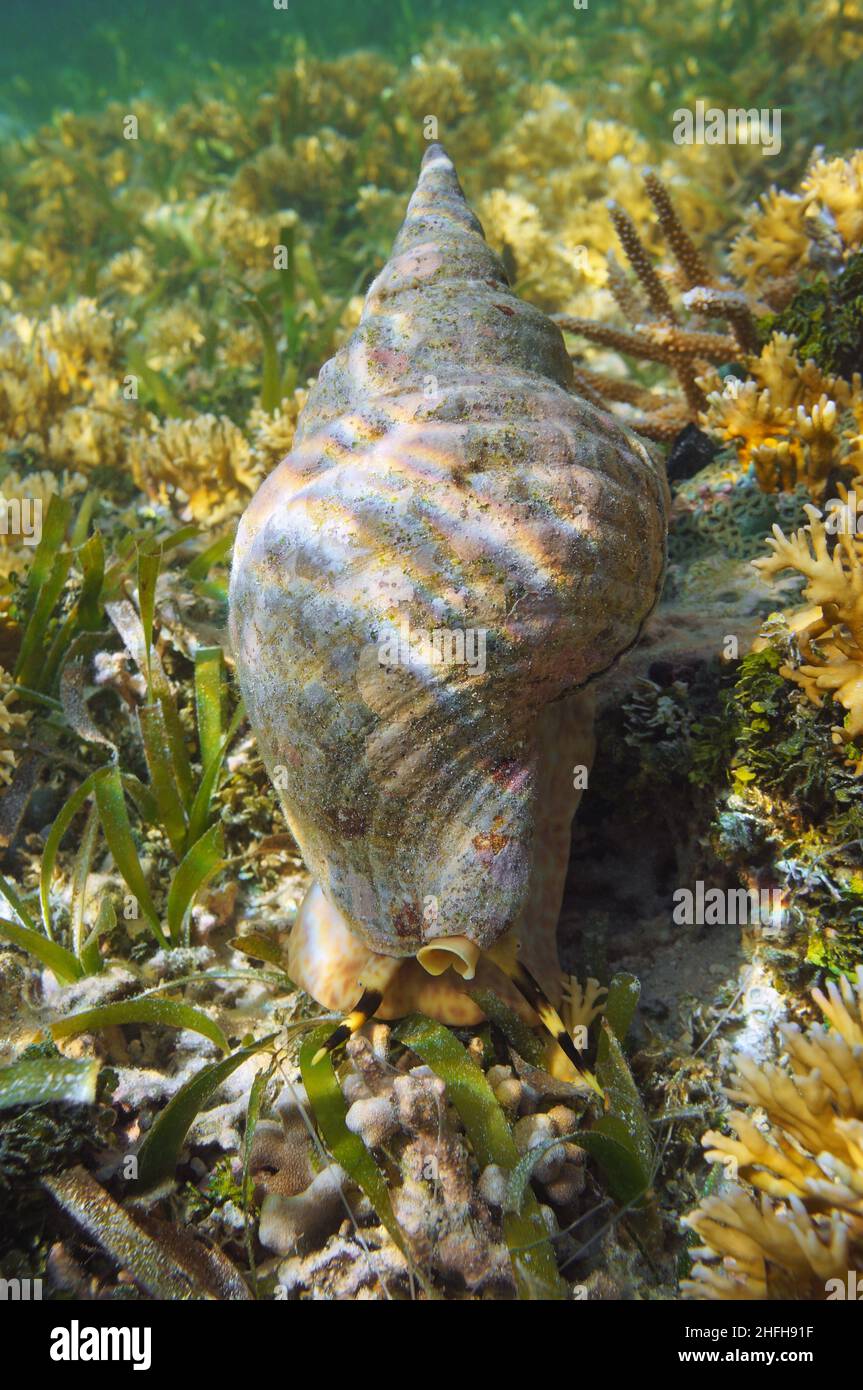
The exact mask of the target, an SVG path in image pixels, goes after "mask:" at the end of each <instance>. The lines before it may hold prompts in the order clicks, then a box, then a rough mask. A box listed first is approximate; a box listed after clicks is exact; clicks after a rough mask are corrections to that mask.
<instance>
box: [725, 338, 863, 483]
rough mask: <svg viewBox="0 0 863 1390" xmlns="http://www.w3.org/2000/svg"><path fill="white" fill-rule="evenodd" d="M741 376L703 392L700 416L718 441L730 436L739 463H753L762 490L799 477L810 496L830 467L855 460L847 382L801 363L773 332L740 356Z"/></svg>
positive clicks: (852, 391)
mask: <svg viewBox="0 0 863 1390" xmlns="http://www.w3.org/2000/svg"><path fill="white" fill-rule="evenodd" d="M746 366H747V373H748V375H747V379H746V380H745V381H743V382H741V381H740V380H739V379H738V378H737V377H729V378H728V379H727V380H726V381H725V382H724V383H717V388H716V389H715V390H713V391H711V392H710V394H709V395H708V397H707V407H706V409H705V410H704V411H703V412H702V414H701V415H700V417H699V419H700V422H701V424H702V425H703V427H704V428H705V429H706V430H707V431H708V432H709V433H710V434H712V435H714V436H715V437H716V438H718V439H720V440H721V441H722V442H723V443H734V444H735V446H736V450H737V459H738V463H739V464H740V466H741V468H743V469H746V468H748V467H749V466H750V465H752V466H753V467H754V470H755V476H756V478H757V480H758V485H759V487H761V489H762V490H763V491H764V492H777V491H792V490H793V489H794V488H795V487H796V486H797V485H798V484H799V483H804V484H805V485H806V487H807V488H808V490H809V492H810V493H811V494H812V495H813V496H815V497H817V496H819V495H820V494H821V493H822V492H823V491H824V488H825V486H826V484H827V481H828V478H829V476H830V474H831V473H832V472H834V471H836V470H840V469H847V468H849V467H856V466H858V464H859V461H861V454H860V449H861V444H860V432H861V419H863V393H861V383H860V378H859V376H857V377H855V378H854V380H853V381H852V382H850V383H849V382H847V381H844V380H843V379H842V378H841V377H833V376H827V375H826V374H825V373H823V372H822V371H821V370H820V369H819V368H818V367H817V366H816V365H815V363H814V362H812V361H808V362H806V363H805V364H804V363H801V362H800V360H799V358H798V357H797V355H796V340H795V338H793V337H790V336H788V335H787V334H783V333H774V334H773V336H772V338H771V339H770V341H769V342H768V343H767V344H766V346H765V347H764V348H762V350H761V352H760V354H759V355H758V356H751V357H749V358H748V359H747V364H746Z"/></svg>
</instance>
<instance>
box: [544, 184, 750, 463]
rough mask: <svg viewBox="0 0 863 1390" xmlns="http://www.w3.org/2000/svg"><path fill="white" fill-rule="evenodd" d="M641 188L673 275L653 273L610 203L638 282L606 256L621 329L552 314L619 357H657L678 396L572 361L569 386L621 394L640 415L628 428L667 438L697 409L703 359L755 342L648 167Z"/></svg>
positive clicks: (740, 307) (736, 299)
mask: <svg viewBox="0 0 863 1390" xmlns="http://www.w3.org/2000/svg"><path fill="white" fill-rule="evenodd" d="M644 188H645V191H646V193H647V195H648V197H649V199H650V202H651V203H652V204H653V208H654V210H655V213H656V216H657V220H658V224H659V228H660V230H661V232H662V235H663V237H664V238H665V240H666V242H667V244H668V246H669V248H670V250H671V253H672V256H673V258H674V261H675V263H676V274H675V275H674V276H673V277H672V276H671V275H670V274H669V272H668V271H667V270H664V271H662V272H660V270H658V269H657V268H656V266H655V265H654V261H653V257H652V256H651V254H650V251H649V249H648V247H647V246H646V244H645V242H644V240H643V238H642V236H641V234H640V232H639V230H638V228H637V226H636V224H635V222H634V221H633V219H632V217H631V216H630V215H629V214H628V213H627V212H625V211H624V209H623V208H622V207H619V206H618V205H617V204H616V203H615V204H612V205H611V207H610V213H611V220H612V223H613V225H614V228H615V230H616V232H617V235H618V237H619V239H620V244H621V246H622V247H623V250H624V252H625V254H626V257H627V260H628V261H629V263H630V266H631V267H632V269H633V270H634V272H635V275H636V279H637V285H638V288H637V289H636V288H635V287H634V286H633V285H632V284H631V283H630V282H629V281H628V280H627V278H626V277H625V276H624V274H623V272H622V271H621V269H620V267H619V266H618V265H617V263H616V262H615V261H614V260H613V258H612V259H611V260H610V262H609V274H608V284H609V288H610V290H611V292H612V294H613V296H614V298H615V300H616V302H617V305H618V308H619V309H620V311H621V313H622V314H623V316H624V318H625V319H626V320H627V321H628V323H629V327H627V328H620V327H616V326H614V325H610V324H606V323H595V322H592V321H591V320H588V319H583V318H576V317H573V316H572V315H569V314H559V315H558V316H557V320H558V322H559V324H560V326H561V328H563V329H564V330H565V331H566V332H568V333H574V334H578V335H580V336H582V337H584V338H587V339H588V340H589V341H590V342H593V343H596V344H599V345H600V346H603V347H607V348H612V349H614V350H615V351H617V352H621V353H623V354H624V355H625V356H629V357H634V358H636V359H640V360H642V361H647V362H656V363H661V364H662V365H663V366H665V367H667V368H669V369H670V370H671V371H672V372H673V373H674V374H675V375H676V376H677V379H678V381H679V383H680V387H681V389H682V392H683V400H680V399H678V398H675V397H674V396H671V395H656V394H652V393H650V392H648V391H645V390H643V389H640V390H639V389H637V388H636V390H635V391H633V389H632V386H631V383H628V382H624V383H622V384H621V386H616V384H615V383H614V382H613V381H610V380H609V379H608V378H607V377H601V376H597V375H596V374H595V373H593V372H592V371H591V370H590V369H589V368H583V367H580V366H579V367H577V385H578V386H579V387H581V389H583V390H586V391H587V393H589V394H590V395H591V396H598V397H599V398H600V399H603V398H607V399H609V400H612V401H614V400H623V401H628V402H629V403H631V404H633V405H635V406H638V407H640V408H641V411H642V414H640V415H638V416H636V417H635V418H634V419H633V420H632V421H631V423H632V424H633V425H634V426H635V428H636V429H638V430H639V431H640V432H641V433H642V434H645V435H647V436H648V437H649V438H652V439H658V440H662V439H673V438H674V437H675V435H676V434H678V433H679V431H680V430H681V429H682V427H683V426H684V425H685V424H686V422H687V420H688V419H690V418H692V416H693V415H695V414H697V413H698V411H700V410H701V409H703V407H704V404H705V395H704V391H703V389H702V386H701V384H700V382H699V380H698V375H699V373H700V372H702V371H704V370H705V369H706V367H707V365H708V364H709V363H712V362H713V363H728V362H733V361H735V360H736V359H737V358H738V357H740V356H741V354H745V353H748V352H749V351H751V350H752V348H753V346H754V345H755V343H756V341H757V338H756V329H755V323H754V320H753V317H752V314H751V311H750V307H749V305H748V304H747V302H746V299H745V298H744V296H743V295H742V294H740V292H739V291H738V290H737V289H736V288H735V287H734V286H733V285H731V284H730V283H729V282H728V281H724V280H720V279H719V278H718V277H717V276H716V275H715V274H714V273H713V272H711V271H710V269H709V268H708V266H707V263H706V261H705V259H704V257H703V256H702V254H701V252H700V251H699V250H698V248H697V247H696V246H695V243H694V242H693V241H692V238H691V237H690V235H689V233H688V232H687V230H686V228H685V227H684V225H683V222H682V221H681V219H680V217H679V215H678V213H677V211H676V210H675V208H674V205H673V203H672V201H671V196H670V194H669V192H668V189H667V188H666V186H665V184H664V183H663V182H662V181H661V180H660V178H659V177H658V175H657V174H656V173H655V172H654V171H652V170H651V171H649V172H648V173H647V174H645V176H644ZM672 280H673V282H674V283H676V285H677V287H678V288H679V289H680V290H682V291H683V296H682V304H681V307H680V308H676V307H675V305H674V303H673V302H672V298H671V294H670V283H669V282H670V281H672ZM642 296H643V297H642ZM710 319H721V320H724V321H725V323H726V324H727V331H726V332H715V331H713V330H712V329H710V328H709V327H708V322H707V321H708V320H710Z"/></svg>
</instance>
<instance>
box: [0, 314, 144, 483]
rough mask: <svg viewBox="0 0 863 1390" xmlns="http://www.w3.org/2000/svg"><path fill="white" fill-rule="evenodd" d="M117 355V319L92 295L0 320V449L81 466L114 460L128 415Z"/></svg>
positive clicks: (115, 460) (67, 464)
mask: <svg viewBox="0 0 863 1390" xmlns="http://www.w3.org/2000/svg"><path fill="white" fill-rule="evenodd" d="M118 358H119V325H118V324H117V322H116V320H115V319H114V318H113V316H112V315H111V314H110V313H108V312H107V311H106V310H104V309H101V308H100V307H99V306H98V304H97V303H96V301H95V300H93V299H77V300H75V302H74V303H73V304H71V305H70V306H69V307H68V308H66V309H60V308H58V307H57V306H54V307H53V308H52V309H51V310H50V312H49V313H48V314H47V315H46V316H45V317H44V318H42V319H31V318H26V317H25V316H24V315H23V314H16V315H6V316H5V317H4V318H2V319H0V450H19V451H20V450H30V451H32V452H34V453H36V454H37V455H38V456H40V457H41V458H43V459H45V460H46V461H48V462H50V463H52V464H55V465H57V466H60V467H69V468H75V469H84V470H90V469H93V468H95V467H96V466H97V465H100V464H108V465H110V464H116V463H118V462H119V460H120V458H121V454H122V444H123V429H124V426H125V425H126V424H127V423H129V422H130V419H131V416H130V407H129V404H128V403H127V402H126V401H125V400H124V398H123V395H122V392H121V385H122V380H121V373H120V372H119V370H118Z"/></svg>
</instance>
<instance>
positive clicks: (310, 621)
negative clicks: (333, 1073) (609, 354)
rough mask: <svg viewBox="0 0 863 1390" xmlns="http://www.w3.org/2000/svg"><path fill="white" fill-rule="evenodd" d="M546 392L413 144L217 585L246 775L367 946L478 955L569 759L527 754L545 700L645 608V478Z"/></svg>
mask: <svg viewBox="0 0 863 1390" xmlns="http://www.w3.org/2000/svg"><path fill="white" fill-rule="evenodd" d="M571 378H572V371H571V364H570V361H569V358H568V355H567V353H566V350H565V347H564V343H563V339H562V337H561V334H560V332H559V330H558V329H557V327H556V326H555V325H554V324H552V323H551V321H550V320H549V319H548V318H546V316H545V315H544V314H542V313H540V312H539V310H537V309H535V308H533V307H532V306H531V305H529V304H526V303H524V302H523V301H521V300H519V299H518V298H516V296H515V295H514V294H513V293H512V291H511V289H510V288H509V285H508V282H507V278H506V274H505V272H504V269H503V266H502V264H501V262H500V261H499V259H498V257H497V256H496V255H495V254H494V252H493V251H492V250H491V248H490V247H489V246H488V245H487V244H486V242H485V239H484V237H483V232H482V228H481V226H480V223H479V222H478V220H477V218H476V217H475V216H474V214H473V213H472V212H471V210H470V209H469V207H468V206H467V203H466V202H465V199H464V195H463V193H462V190H461V187H460V185H459V182H458V179H457V177H456V172H455V169H454V167H453V164H452V162H451V161H450V159H449V158H448V157H447V155H446V154H445V152H444V151H443V149H442V148H441V147H440V146H439V145H433V146H430V147H429V149H428V151H427V153H426V155H425V158H424V160H423V164H422V170H421V173H420V177H419V181H418V184H417V187H416V190H415V192H414V194H413V196H412V198H411V200H410V203H409V205H408V209H407V215H406V218H405V221H404V224H403V226H402V228H401V231H400V232H399V234H398V237H397V239H396V242H395V245H394V247H393V251H392V255H391V257H390V259H389V261H388V262H387V264H386V265H385V267H384V269H383V271H382V272H381V274H380V275H379V276H378V277H377V279H376V280H375V281H374V283H373V284H372V285H371V287H370V289H369V291H368V295H367V297H366V301H365V306H364V309H363V313H362V317H361V320H360V323H359V325H358V327H357V328H356V330H355V332H354V333H353V335H352V336H351V338H350V339H349V341H348V342H347V343H346V344H345V345H344V347H343V348H342V349H341V350H340V351H339V352H338V353H337V354H336V356H335V357H334V358H333V359H332V360H331V361H330V362H328V363H327V364H326V365H325V366H324V368H323V370H322V371H321V373H320V377H319V379H318V382H317V384H316V385H315V387H314V388H313V390H312V391H311V392H310V395H309V398H308V401H307V403H306V406H305V409H304V411H303V413H302V416H301V418H300V421H299V425H298V429H297V434H296V438H295V442H294V447H293V449H292V451H291V453H290V454H289V455H288V457H287V458H286V459H284V460H283V462H282V463H281V464H280V465H279V466H278V468H277V469H276V470H275V472H274V473H272V475H271V476H270V477H269V478H268V479H267V480H266V481H265V482H264V484H263V485H262V487H261V488H260V490H259V491H258V493H257V495H256V496H255V498H254V499H253V501H252V502H251V504H250V506H249V508H248V510H247V511H246V514H245V516H244V517H243V519H242V522H241V524H240V528H239V532H238V535H237V542H236V548H235V554H234V563H233V572H232V576H231V592H230V622H231V633H232V640H233V645H234V651H235V654H236V658H237V666H238V672H239V679H240V684H241V688H242V691H243V695H244V697H245V701H246V705H247V709H248V712H249V717H250V719H251V723H252V727H253V728H254V730H255V732H256V734H257V736H258V740H259V743H260V747H261V750H262V753H263V757H264V759H265V762H266V764H267V767H268V769H269V771H270V774H271V776H272V777H273V780H274V782H275V784H276V786H277V788H278V790H279V792H280V796H281V799H282V803H283V806H284V809H285V813H286V816H287V819H288V822H289V824H290V827H291V830H292V831H293V833H294V835H295V837H296V840H297V842H298V844H299V846H300V848H301V850H302V853H303V855H304V857H305V859H306V862H307V864H308V867H309V869H310V870H311V872H312V874H313V876H314V878H315V879H316V880H317V883H318V884H319V885H320V890H321V891H322V892H323V894H324V896H325V898H326V900H327V902H328V903H329V904H330V905H331V907H333V908H335V909H336V910H337V912H338V913H339V914H340V915H341V918H342V919H343V920H344V922H345V923H347V925H348V927H349V929H350V931H351V932H352V933H353V934H354V935H355V936H356V937H358V938H360V939H361V941H362V942H364V943H365V944H366V946H367V947H368V948H369V949H370V950H371V951H373V952H375V953H380V954H383V955H386V956H411V955H415V954H416V952H417V950H418V949H419V948H421V947H422V946H423V943H425V942H428V941H430V940H438V939H440V938H449V937H452V938H460V939H464V940H466V941H467V942H470V943H474V944H475V946H476V947H479V948H481V949H485V948H487V947H489V946H491V945H492V944H493V943H494V942H495V941H497V940H498V939H499V938H500V937H501V936H502V935H503V934H504V933H506V932H507V931H508V929H509V928H511V927H513V926H514V925H516V924H517V923H518V922H519V921H520V920H522V919H523V918H524V915H525V908H526V904H527V900H528V894H529V887H530V883H531V874H532V867H533V865H534V861H535V857H536V854H537V852H538V850H539V849H540V848H541V847H540V846H538V845H537V843H536V833H535V832H536V827H537V824H538V820H539V815H540V812H541V811H542V809H543V799H544V797H546V796H547V794H548V788H549V777H550V775H551V773H550V768H551V766H552V765H553V764H554V763H555V762H558V761H559V760H560V759H563V760H565V759H566V758H567V756H568V754H569V752H570V748H569V745H568V744H567V743H566V740H565V739H563V738H562V741H561V743H560V745H559V746H558V747H557V748H555V747H552V751H551V755H549V731H550V730H554V729H557V728H558V727H560V728H561V729H563V728H564V727H565V721H561V720H560V719H559V710H560V708H561V702H563V703H564V704H565V703H566V698H567V697H569V696H570V695H571V694H572V693H573V692H575V691H577V690H578V689H579V687H582V686H583V685H584V684H585V683H586V682H587V681H589V680H590V679H591V677H593V676H595V675H597V674H598V673H600V672H602V671H603V670H605V669H606V668H607V667H608V666H610V665H611V664H612V663H613V662H614V661H615V659H616V658H617V657H618V656H619V654H620V653H621V652H622V651H623V650H624V649H625V648H627V647H628V646H630V645H631V644H632V643H633V642H634V641H635V640H636V638H637V636H638V633H639V631H640V629H641V627H642V625H643V623H644V620H645V618H646V616H647V615H648V614H649V612H650V610H651V609H652V607H653V606H654V604H655V602H656V600H657V598H658V594H659V589H660V585H661V582H662V575H663V567H664V555H665V528H666V488H665V482H664V477H663V475H662V473H661V471H658V470H657V468H656V466H655V465H654V463H653V462H652V460H651V458H650V456H649V455H648V453H647V451H646V450H645V448H644V447H643V446H642V444H641V443H640V442H639V441H638V440H636V439H635V438H634V437H633V436H631V435H630V434H629V433H627V432H626V431H625V430H624V429H623V428H622V427H621V426H620V425H619V424H618V423H617V422H615V421H614V420H613V419H611V418H610V417H609V416H607V415H604V414H603V413H602V412H600V411H598V410H597V409H595V408H594V407H593V406H591V405H589V404H587V403H585V402H584V401H581V400H579V399H578V398H577V397H575V396H574V395H572V394H571V393H570V387H571ZM558 777H559V769H558ZM564 780H565V781H566V782H567V784H568V785H569V784H571V773H569V771H567V772H566V777H565V779H564ZM574 804H575V797H574V796H573V797H572V806H573V807H574ZM570 815H571V810H570ZM564 867H565V864H564ZM558 907H559V902H558Z"/></svg>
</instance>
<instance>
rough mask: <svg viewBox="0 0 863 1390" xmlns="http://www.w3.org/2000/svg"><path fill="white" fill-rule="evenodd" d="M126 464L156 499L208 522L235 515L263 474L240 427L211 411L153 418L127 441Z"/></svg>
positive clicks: (190, 517)
mask: <svg viewBox="0 0 863 1390" xmlns="http://www.w3.org/2000/svg"><path fill="white" fill-rule="evenodd" d="M129 463H130V465H131V468H132V476H133V478H134V479H135V482H136V483H137V484H138V486H139V487H140V488H142V489H143V491H144V492H146V493H147V494H148V495H149V496H151V497H152V498H153V499H154V500H157V501H158V502H160V503H161V504H162V505H163V506H166V507H170V508H171V509H172V510H174V511H175V512H176V513H177V514H178V515H179V516H180V517H182V518H183V519H184V520H193V521H200V522H207V523H208V524H212V525H217V524H218V523H219V522H220V521H223V520H225V518H226V517H229V516H233V515H236V513H237V512H238V511H239V510H240V509H241V508H242V506H243V505H244V504H245V502H246V500H247V499H248V497H249V495H250V494H251V492H252V491H253V490H254V488H255V486H256V484H257V483H258V482H259V481H260V478H261V476H262V471H261V469H260V467H258V465H257V463H256V461H255V459H254V457H253V455H252V451H251V448H250V447H249V444H248V442H247V440H246V438H245V436H244V435H243V433H242V431H241V430H239V429H238V427H237V426H236V425H235V424H233V423H232V422H231V421H230V420H228V419H227V418H225V417H224V416H221V417H217V416H215V415H198V416H196V417H195V418H194V419H192V420H167V421H166V422H165V423H164V424H161V423H160V422H159V420H158V419H157V418H156V417H155V416H154V417H153V418H152V421H151V429H150V431H149V432H148V433H144V432H142V433H140V434H138V435H136V436H135V437H134V438H133V439H132V440H131V441H130V443H129Z"/></svg>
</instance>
